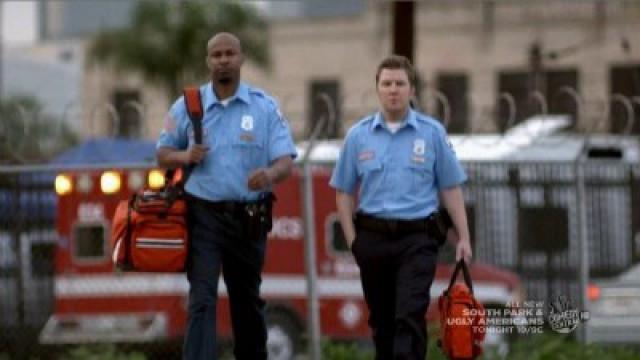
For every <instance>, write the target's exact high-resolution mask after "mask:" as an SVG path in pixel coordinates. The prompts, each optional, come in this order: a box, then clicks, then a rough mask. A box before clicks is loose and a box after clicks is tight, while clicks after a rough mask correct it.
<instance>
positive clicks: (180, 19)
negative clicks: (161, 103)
mask: <svg viewBox="0 0 640 360" xmlns="http://www.w3.org/2000/svg"><path fill="white" fill-rule="evenodd" d="M220 31H228V32H232V33H234V34H235V35H236V36H238V38H239V39H240V41H241V43H242V46H243V50H244V53H245V55H246V56H247V59H248V60H249V61H252V62H254V63H255V64H257V65H258V66H260V67H263V68H268V67H269V52H268V49H269V47H268V44H267V40H268V38H267V23H266V21H265V20H264V19H262V18H261V17H260V16H259V15H258V13H257V12H256V10H255V9H254V8H253V7H251V6H249V5H244V4H242V3H240V2H227V1H201V0H194V1H179V2H178V1H176V2H173V1H149V0H144V1H140V2H139V3H138V4H137V6H136V7H135V9H134V11H133V17H132V21H131V24H130V26H129V27H127V28H123V29H117V30H109V31H104V32H101V33H99V34H97V35H96V37H95V38H94V39H93V40H92V42H91V44H90V47H89V52H88V59H89V61H90V62H91V63H100V64H105V63H108V64H113V65H114V66H115V67H116V69H119V70H126V71H137V72H139V73H140V74H142V76H143V77H144V79H145V80H147V81H150V82H152V83H154V84H156V85H159V86H161V87H163V88H164V89H166V90H167V92H168V95H169V96H170V98H171V99H174V98H175V97H176V96H177V95H178V94H179V93H180V90H181V88H182V86H183V82H184V81H187V80H189V81H193V80H195V79H201V78H203V77H204V76H206V74H207V69H206V65H205V57H206V43H207V41H208V40H209V39H210V38H211V36H212V35H213V34H215V33H217V32H220Z"/></svg>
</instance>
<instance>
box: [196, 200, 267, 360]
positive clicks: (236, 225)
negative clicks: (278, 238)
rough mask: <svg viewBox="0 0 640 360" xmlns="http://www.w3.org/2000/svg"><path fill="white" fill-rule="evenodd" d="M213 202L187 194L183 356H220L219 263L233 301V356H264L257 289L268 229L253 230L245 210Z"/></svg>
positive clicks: (199, 359) (255, 359)
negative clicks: (186, 310) (186, 299)
mask: <svg viewBox="0 0 640 360" xmlns="http://www.w3.org/2000/svg"><path fill="white" fill-rule="evenodd" d="M210 205H211V203H209V202H207V201H203V200H198V199H196V198H192V197H190V198H189V200H188V206H189V216H188V222H189V229H190V248H189V260H188V264H187V278H188V280H189V285H190V288H189V316H188V323H187V330H186V335H185V340H184V349H183V356H184V359H186V360H214V359H216V356H217V355H216V302H217V298H218V296H217V295H218V294H217V290H218V278H219V276H220V271H221V269H222V270H223V277H224V281H225V284H226V287H227V293H228V295H229V303H230V307H231V320H232V326H233V336H234V354H235V358H236V359H238V360H245V359H251V360H260V359H266V358H267V350H266V341H267V331H266V325H265V318H264V307H265V302H264V301H263V300H262V299H261V298H260V293H259V290H260V282H261V281H262V279H261V276H260V273H261V271H262V267H263V264H264V255H265V246H266V244H265V242H266V231H262V230H261V231H258V232H257V233H255V232H254V233H250V232H249V228H250V227H249V226H248V222H249V218H248V216H247V215H246V213H245V212H242V211H235V212H227V211H220V210H217V209H213V208H212V207H211V206H210Z"/></svg>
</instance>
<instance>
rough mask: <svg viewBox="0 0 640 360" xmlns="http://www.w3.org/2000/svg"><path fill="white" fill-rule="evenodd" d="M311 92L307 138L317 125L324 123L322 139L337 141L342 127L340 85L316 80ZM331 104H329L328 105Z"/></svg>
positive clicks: (311, 85) (334, 81)
mask: <svg viewBox="0 0 640 360" xmlns="http://www.w3.org/2000/svg"><path fill="white" fill-rule="evenodd" d="M309 87H310V91H309V104H310V106H309V117H308V118H309V122H308V126H307V136H309V135H311V132H312V131H313V129H314V128H315V126H316V124H318V123H319V122H320V121H324V124H325V125H324V126H323V127H322V130H321V131H320V134H319V135H318V138H320V139H336V138H339V137H340V136H341V127H340V102H339V101H338V99H339V98H340V84H339V82H338V81H337V80H314V81H311V83H310V86H309ZM328 103H329V104H328Z"/></svg>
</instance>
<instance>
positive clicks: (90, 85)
mask: <svg viewBox="0 0 640 360" xmlns="http://www.w3.org/2000/svg"><path fill="white" fill-rule="evenodd" d="M313 3H314V2H312V3H311V5H304V6H303V5H301V3H298V2H290V3H289V6H287V3H286V2H285V3H284V4H282V3H277V2H276V3H273V4H276V5H274V6H275V7H274V6H271V5H270V4H269V3H267V4H266V5H264V4H263V5H264V6H266V7H267V9H266V10H265V11H266V12H267V14H269V15H270V19H271V21H270V23H271V28H270V33H269V36H270V41H271V46H272V48H271V54H272V64H273V66H272V69H271V71H270V72H268V73H267V72H263V71H260V70H258V69H256V68H255V67H252V66H251V65H250V64H248V65H247V66H246V67H245V68H244V78H245V80H247V81H249V82H251V83H253V84H255V85H257V86H260V87H264V88H265V89H267V90H268V91H269V92H271V93H272V94H274V95H275V96H276V97H277V98H278V100H279V101H280V103H281V107H282V110H283V113H284V114H285V115H286V116H287V118H288V119H289V121H290V124H291V126H292V129H293V131H294V134H295V136H296V138H297V139H302V138H304V137H305V136H306V135H307V134H308V133H309V131H310V129H311V128H312V126H313V124H314V122H315V121H317V120H318V119H319V118H320V117H322V116H323V114H325V113H326V104H325V103H324V102H323V101H320V100H319V97H318V95H319V94H320V93H326V94H327V95H328V97H329V98H330V99H332V100H333V101H332V103H333V107H334V108H335V114H336V116H335V122H334V123H333V124H332V125H331V126H330V127H329V128H328V129H327V131H326V135H327V136H330V137H339V136H342V135H344V132H345V129H347V128H348V126H349V125H350V124H351V123H353V122H354V121H355V120H357V119H358V118H360V117H361V116H363V115H365V114H367V113H369V112H371V111H373V110H374V109H375V106H376V96H375V86H374V73H375V69H376V66H377V64H378V62H379V61H380V60H381V59H382V58H383V57H385V56H386V55H388V54H389V53H390V49H391V24H392V18H391V16H392V14H391V3H390V2H388V1H374V0H370V1H365V0H362V1H352V2H348V3H347V5H348V11H347V8H345V10H344V11H337V10H336V9H334V8H333V7H330V6H329V7H327V5H326V2H322V3H319V2H315V4H316V5H315V7H314V5H313ZM340 3H342V2H335V3H331V4H334V6H338V5H336V4H340ZM305 4H306V3H305ZM321 4H325V5H321ZM343 6H344V5H343ZM278 7H280V8H281V9H288V10H287V11H285V10H278ZM292 9H293V10H292ZM321 9H324V10H323V11H321ZM327 9H329V10H327ZM415 23H416V28H415V39H416V42H415V54H416V55H415V65H416V68H417V69H418V71H419V74H420V78H421V80H422V86H421V91H420V94H421V101H420V103H421V104H422V107H423V108H424V109H425V110H426V111H427V112H429V113H432V114H435V115H437V116H439V117H444V116H443V115H444V113H445V111H444V109H445V106H443V105H441V103H442V102H441V101H439V100H438V99H439V98H442V96H440V95H438V91H439V92H440V94H442V95H443V96H445V97H446V98H447V99H448V104H449V108H450V112H449V113H450V116H449V118H450V124H449V125H450V131H451V132H458V133H460V132H464V133H478V132H493V131H497V130H501V129H504V128H506V127H508V126H509V124H512V123H515V122H518V121H521V120H522V119H524V118H526V117H528V116H529V115H531V114H534V113H537V112H540V111H541V110H540V109H541V108H543V107H544V106H542V105H541V104H540V102H539V100H540V99H541V98H544V99H545V100H546V103H547V104H546V105H547V106H546V107H547V108H548V111H549V112H553V113H569V114H571V115H573V117H574V129H576V130H577V131H591V130H593V129H597V130H598V131H612V132H620V131H622V130H624V129H625V128H626V127H627V125H629V124H631V125H632V128H633V131H634V132H635V133H640V119H639V118H640V115H638V114H640V37H638V36H637V35H636V34H639V33H640V3H639V2H635V1H622V0H614V1H601V0H584V1H568V0H564V1H562V0H541V1H535V2H527V1H521V0H502V1H495V0H493V1H491V0H483V1H481V0H478V1H462V0H453V1H451V0H449V1H444V0H429V1H423V2H418V3H416V14H415ZM85 70H86V71H85V76H84V77H83V85H82V93H83V99H82V103H83V112H84V115H83V119H85V121H88V122H89V124H88V126H87V129H89V130H88V131H90V133H89V132H88V133H87V134H100V133H106V132H108V131H109V129H112V128H113V127H112V125H109V121H108V120H107V119H108V118H109V117H110V115H109V114H110V113H113V112H115V113H118V114H120V118H122V119H121V120H122V121H121V122H125V123H126V122H127V121H130V122H135V121H137V120H135V118H136V116H135V115H132V111H137V110H134V107H133V106H128V108H129V110H126V111H128V115H127V114H126V113H125V110H124V107H126V106H125V105H124V104H131V102H130V100H135V101H138V102H141V103H142V104H144V116H143V118H144V121H141V122H138V123H139V124H134V125H132V127H133V129H129V130H127V134H130V135H135V136H138V135H139V136H143V137H149V138H154V137H156V136H157V134H158V133H159V131H160V129H161V127H162V121H163V118H164V114H165V112H166V110H167V108H168V106H169V104H168V103H167V100H166V96H165V95H164V94H162V92H160V91H158V90H157V89H152V88H149V87H147V86H144V81H143V80H142V79H141V78H139V77H136V76H135V75H131V74H117V73H114V72H113V71H111V70H110V69H107V68H104V67H102V68H97V67H90V66H88V67H86V69H85ZM566 87H570V88H573V89H575V91H576V92H577V94H579V96H580V98H581V99H579V100H580V102H581V103H582V104H583V106H581V109H580V110H579V111H578V110H576V101H575V100H574V98H572V97H571V96H570V91H569V90H567V88H566ZM534 89H537V90H538V91H539V95H535V96H533V95H531V94H532V93H531V91H532V90H534ZM436 90H437V91H436ZM503 93H509V94H511V95H512V98H509V97H508V96H506V95H503ZM613 94H622V95H625V96H626V97H627V98H626V99H627V103H626V104H627V105H631V106H632V109H634V110H635V116H634V117H635V120H636V121H635V123H629V122H628V121H627V116H626V113H625V110H626V109H625V107H624V106H625V101H623V100H620V99H621V98H620V97H614V99H617V100H614V102H613V103H611V102H610V100H611V97H612V95H613ZM632 100H634V101H635V104H633V103H631V101H632ZM510 102H513V103H514V104H515V113H514V112H513V109H511V108H510V107H509V106H508V104H509V103H510ZM107 103H108V104H113V105H114V107H113V108H111V107H110V106H108V105H105V104H107ZM610 104H611V110H612V111H611V114H612V115H613V116H611V117H610V116H608V115H609V111H608V109H609V105H610ZM511 117H513V118H512V119H511ZM128 119H129V120H128ZM131 119H134V120H131ZM119 128H120V129H123V127H122V126H120V127H119ZM136 128H137V130H136Z"/></svg>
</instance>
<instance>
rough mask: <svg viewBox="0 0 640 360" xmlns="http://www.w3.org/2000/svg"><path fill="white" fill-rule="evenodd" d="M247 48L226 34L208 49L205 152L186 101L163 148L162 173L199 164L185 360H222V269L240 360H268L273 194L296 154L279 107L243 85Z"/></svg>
mask: <svg viewBox="0 0 640 360" xmlns="http://www.w3.org/2000/svg"><path fill="white" fill-rule="evenodd" d="M243 61H244V56H243V53H242V47H241V44H240V41H239V40H238V39H237V37H235V36H234V35H232V34H229V33H219V34H216V35H215V36H213V37H212V38H211V39H210V40H209V42H208V43H207V58H206V63H207V66H208V68H209V70H210V71H211V82H209V83H207V84H205V85H203V86H202V87H201V88H200V94H201V98H202V104H203V108H204V117H203V119H202V129H203V143H202V144H201V145H200V144H195V143H194V139H193V129H192V126H191V121H190V120H189V117H188V115H187V111H186V107H185V102H184V98H182V97H181V98H179V99H178V100H177V101H176V102H175V103H174V104H173V106H172V107H171V109H170V111H169V113H168V114H167V117H166V119H165V127H164V129H163V131H162V133H161V134H160V139H159V140H158V145H157V148H158V151H157V159H158V163H159V164H160V166H162V167H166V168H176V167H180V166H184V165H188V164H194V163H195V164H197V165H196V166H195V167H194V169H193V171H192V173H191V176H190V177H189V179H188V181H187V183H186V185H185V191H186V193H187V196H188V198H189V201H188V202H187V203H188V210H189V215H188V223H189V231H190V248H189V259H188V265H187V278H188V280H189V285H190V287H189V309H188V312H189V318H188V324H187V330H186V335H185V341H184V350H183V353H184V358H185V359H188V360H195V359H202V360H204V359H206V360H211V359H215V358H216V300H217V292H218V278H219V276H220V271H221V269H224V271H223V276H224V281H225V284H226V287H227V293H228V294H229V300H230V305H231V306H230V307H231V319H232V326H233V335H234V340H235V346H234V353H235V356H236V359H251V360H254V359H266V358H267V351H266V340H267V334H266V326H265V320H264V305H265V303H264V301H263V300H262V299H261V298H260V292H259V291H260V282H261V271H262V266H263V263H264V255H265V246H266V243H265V242H266V237H267V232H268V231H269V229H270V227H271V197H270V196H268V194H270V189H271V186H272V185H273V184H275V183H278V182H280V181H282V180H283V179H285V178H286V177H287V176H288V175H289V174H290V173H291V169H292V166H293V160H292V159H293V158H294V157H295V156H296V150H295V146H294V144H293V140H292V138H291V134H290V131H289V128H288V125H287V123H286V121H285V120H284V119H283V118H282V115H281V113H280V110H279V109H278V105H277V104H276V103H275V101H274V100H273V99H272V98H271V97H269V96H268V95H266V94H265V93H264V92H263V91H262V90H259V89H256V88H253V87H250V86H249V85H247V84H245V83H242V82H240V68H241V66H242V63H243Z"/></svg>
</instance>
